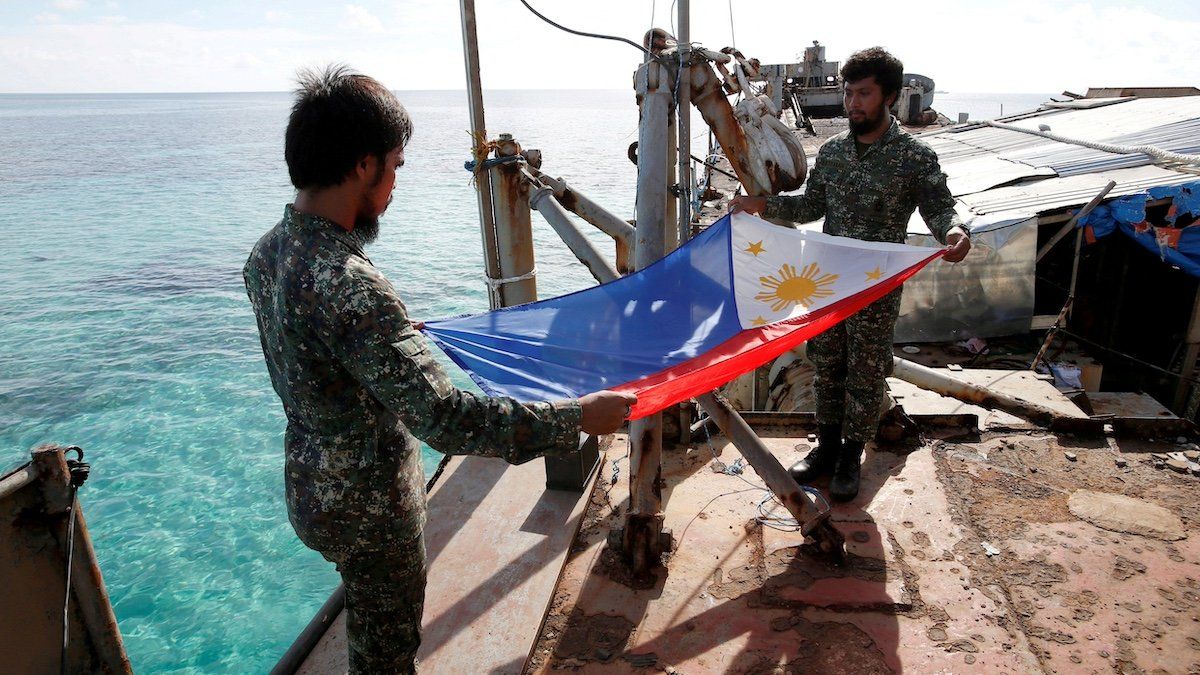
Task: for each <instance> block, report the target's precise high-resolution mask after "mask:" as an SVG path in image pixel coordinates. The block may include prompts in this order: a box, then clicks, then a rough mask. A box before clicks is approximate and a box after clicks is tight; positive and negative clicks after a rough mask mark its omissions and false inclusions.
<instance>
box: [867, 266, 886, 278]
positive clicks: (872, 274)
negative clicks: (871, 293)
mask: <svg viewBox="0 0 1200 675" xmlns="http://www.w3.org/2000/svg"><path fill="white" fill-rule="evenodd" d="M882 276H883V270H881V269H879V268H878V267H876V268H875V269H874V270H873V271H870V272H867V280H868V281H872V280H873V281H878V280H879V278H880V277H882Z"/></svg>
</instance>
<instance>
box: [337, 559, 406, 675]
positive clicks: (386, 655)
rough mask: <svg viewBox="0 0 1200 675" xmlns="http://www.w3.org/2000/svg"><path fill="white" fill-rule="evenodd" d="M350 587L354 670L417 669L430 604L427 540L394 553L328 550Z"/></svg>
mask: <svg viewBox="0 0 1200 675" xmlns="http://www.w3.org/2000/svg"><path fill="white" fill-rule="evenodd" d="M325 557H326V558H328V559H330V560H331V561H332V562H335V563H337V568H338V572H340V573H341V575H342V583H343V584H344V585H345V587H346V642H347V644H348V647H347V651H348V652H349V655H350V672H351V673H352V674H358V673H415V672H416V658H417V648H418V647H419V646H420V645H421V614H422V611H423V609H424V607H425V571H426V568H425V540H424V537H421V536H418V537H417V538H416V539H415V540H413V541H411V542H409V543H407V544H404V545H403V546H402V547H400V548H399V549H397V550H394V551H382V552H381V551H371V552H348V553H343V554H340V555H329V554H328V553H326V554H325Z"/></svg>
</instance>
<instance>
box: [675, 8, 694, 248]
mask: <svg viewBox="0 0 1200 675" xmlns="http://www.w3.org/2000/svg"><path fill="white" fill-rule="evenodd" d="M677 1H678V3H679V35H678V36H677V37H678V44H679V47H678V49H679V75H678V76H677V81H678V87H677V88H676V99H677V101H678V104H677V105H676V109H675V114H676V115H677V116H678V120H679V121H678V122H677V123H676V126H677V128H678V130H679V142H678V154H679V173H678V174H677V175H678V178H679V235H678V236H679V243H680V244H683V243H686V242H687V240H688V239H691V237H692V159H691V158H692V79H691V78H692V75H691V72H692V71H691V68H690V64H691V56H692V46H691V39H692V30H691V2H690V0H677Z"/></svg>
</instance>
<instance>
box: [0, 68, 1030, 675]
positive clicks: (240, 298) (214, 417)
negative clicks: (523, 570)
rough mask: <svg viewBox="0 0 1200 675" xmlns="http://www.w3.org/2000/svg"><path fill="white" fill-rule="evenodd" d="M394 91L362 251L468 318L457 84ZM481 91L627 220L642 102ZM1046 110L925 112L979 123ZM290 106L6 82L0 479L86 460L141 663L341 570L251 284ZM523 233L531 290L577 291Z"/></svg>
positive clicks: (271, 642) (469, 211)
mask: <svg viewBox="0 0 1200 675" xmlns="http://www.w3.org/2000/svg"><path fill="white" fill-rule="evenodd" d="M400 96H401V99H402V100H403V101H404V102H405V104H406V105H407V107H408V109H409V111H410V112H411V114H412V116H413V118H414V121H415V124H416V134H415V135H414V137H413V140H412V143H411V145H410V146H409V148H408V152H407V163H406V165H405V168H404V169H403V170H402V171H401V172H400V174H399V176H398V182H397V187H396V192H395V201H394V202H393V204H392V207H391V209H390V210H389V211H388V213H387V215H386V216H385V217H384V219H383V224H382V228H381V235H380V239H379V241H378V242H376V244H375V245H374V246H373V247H371V248H370V249H369V253H370V255H371V257H372V259H373V260H374V261H375V263H376V264H377V265H378V266H379V267H381V268H382V269H383V270H384V272H385V273H386V274H387V275H388V276H389V277H390V278H391V279H392V281H393V282H394V283H395V285H396V286H397V288H398V289H399V290H400V292H401V294H402V295H403V296H404V298H405V300H406V302H407V304H408V307H409V311H410V314H411V315H412V316H413V317H414V318H435V317H439V316H445V315H450V314H457V313H462V312H474V311H482V310H484V309H486V299H485V297H486V296H485V294H484V286H483V283H482V281H481V274H482V272H481V269H482V264H481V254H480V250H481V244H480V236H479V228H478V217H477V212H476V207H475V200H474V193H473V191H472V188H471V186H470V185H469V174H467V173H466V172H465V171H464V170H463V168H462V163H463V161H464V160H465V159H467V158H468V156H467V152H468V151H467V149H468V147H469V137H468V135H467V131H466V130H467V129H468V122H467V111H466V106H465V96H464V95H463V94H462V93H461V92H405V93H401V94H400ZM486 99H487V114H488V128H489V129H490V130H491V131H492V133H493V134H495V133H498V132H502V131H510V132H512V133H514V135H516V137H517V139H518V140H519V141H521V142H522V143H523V144H524V145H525V147H537V148H540V149H541V150H542V151H543V153H544V156H545V164H544V167H543V168H544V170H546V171H547V172H548V173H550V174H553V175H559V176H562V177H564V178H566V179H567V180H568V181H570V182H571V184H572V185H573V186H574V187H575V188H577V189H578V190H580V191H582V192H584V193H585V194H588V195H589V196H591V197H592V198H593V199H595V200H596V201H598V202H599V203H601V204H602V205H604V206H606V207H607V208H609V209H610V210H611V211H613V212H614V213H616V214H617V215H619V216H621V217H623V218H627V217H631V216H632V214H633V205H634V202H633V194H634V182H635V170H634V167H633V165H631V164H630V163H629V162H628V160H627V159H626V158H625V154H626V147H627V146H628V145H629V143H631V142H632V141H634V140H636V137H637V134H636V127H637V110H636V108H635V107H634V101H633V94H632V92H627V91H616V92H608V91H582V92H581V91H571V92H544V91H538V92H534V91H528V92H516V91H503V92H489V93H488V94H487V97H486ZM1041 100H1044V97H1043V96H1040V95H986V94H976V95H965V96H960V97H958V99H957V102H956V103H955V106H956V107H953V108H943V107H942V106H941V105H937V107H938V108H939V109H943V110H944V111H945V112H946V114H947V115H950V116H952V117H953V116H954V113H956V112H957V111H958V110H964V111H969V112H971V114H972V117H974V118H984V117H993V116H995V115H996V114H997V113H998V106H999V104H1000V103H1004V104H1005V112H1008V113H1011V112H1015V111H1017V110H1019V109H1022V107H1024V108H1029V107H1033V106H1036V104H1037V103H1038V102H1039V101H1041ZM953 101H955V99H950V100H949V101H947V102H948V103H951V102H953ZM289 104H290V96H289V95H288V94H282V93H269V94H198V95H120V96H113V95H105V96H100V95H96V96H84V95H79V96H72V95H61V96H60V95H55V96H24V95H0V468H8V467H11V466H14V465H17V464H19V463H21V462H22V461H24V460H25V459H26V458H27V456H28V455H27V453H28V449H29V448H30V447H31V446H33V445H34V444H36V443H40V442H44V441H57V442H61V443H68V444H77V445H80V446H82V447H83V448H84V449H85V451H86V452H87V458H88V460H89V461H90V462H91V463H92V466H93V471H92V477H91V479H90V480H89V482H88V483H87V485H86V486H85V487H84V488H83V490H82V492H81V498H82V501H83V504H84V510H85V513H86V515H87V517H88V521H89V526H90V528H91V532H92V536H93V538H94V540H95V544H96V549H97V553H98V555H99V558H100V564H101V568H102V570H103V572H104V576H105V581H106V582H107V584H108V589H109V592H110V595H111V597H112V600H113V603H114V606H115V609H116V613H117V617H118V619H119V621H120V627H121V631H122V633H123V634H124V636H125V640H126V646H127V648H128V650H129V653H130V657H131V658H132V660H133V663H134V666H135V668H136V669H137V670H138V672H145V673H156V672H205V673H209V672H239V673H240V672H261V671H266V670H268V669H269V668H270V667H271V666H272V665H273V664H274V663H275V661H276V659H277V658H278V657H279V656H280V655H281V654H282V653H283V651H284V650H285V649H286V648H287V646H288V645H290V644H291V642H292V640H293V639H294V638H295V636H296V635H297V634H298V633H299V631H300V629H301V628H302V627H303V626H304V624H305V623H306V622H307V621H308V620H309V618H310V617H311V616H312V614H313V613H314V612H315V611H316V609H317V608H318V607H319V606H320V604H321V603H322V602H324V600H325V598H326V597H327V596H328V594H329V592H330V591H331V590H332V589H333V588H334V586H335V585H336V583H337V578H336V574H335V572H334V571H333V569H332V566H330V565H329V564H328V563H326V562H325V561H324V560H323V559H322V558H321V557H320V556H319V555H317V554H316V553H313V552H311V551H308V550H307V549H305V548H304V547H303V546H302V545H301V544H300V543H299V541H297V540H296V538H295V535H294V534H293V533H292V530H291V526H290V525H289V524H288V522H287V517H286V513H285V511H284V506H283V501H282V482H281V469H282V454H281V443H282V433H283V427H284V421H283V416H282V414H281V411H280V408H279V403H278V401H277V399H276V398H275V395H274V393H273V392H272V390H271V387H270V383H269V381H268V379H267V375H266V370H265V368H264V366H263V364H262V357H261V353H260V350H259V344H258V338H257V335H256V331H255V326H254V319H253V316H252V314H251V312H250V309H249V305H248V303H247V301H246V298H245V294H244V291H243V289H242V282H241V267H242V264H243V262H244V260H245V257H246V255H247V253H248V251H249V249H250V246H251V245H252V244H253V242H254V241H255V240H256V239H257V238H258V237H259V236H260V235H261V234H262V233H263V232H264V231H265V230H267V229H268V228H269V227H271V225H273V224H274V223H275V222H276V221H277V220H278V219H279V217H280V214H281V213H282V211H283V205H284V204H285V203H287V202H288V201H289V200H290V199H291V197H292V190H291V189H290V187H289V185H288V182H287V172H286V169H285V167H284V164H283V159H282V138H283V128H284V125H285V123H286V118H287V113H288V106H289ZM968 106H970V107H968ZM991 109H995V110H996V112H990V111H989V110H991ZM693 119H694V122H693V124H695V125H699V124H700V121H699V116H698V115H697V116H694V117H693ZM702 147H703V146H702V144H701V142H700V141H698V142H697V149H698V150H699V149H701V148H702ZM696 154H700V153H699V152H697V153H696ZM534 223H535V237H536V239H537V255H538V268H539V272H540V274H539V292H540V293H541V295H542V296H543V297H548V296H550V295H557V294H561V293H564V292H567V291H571V290H575V289H577V288H580V287H583V286H585V285H588V284H589V283H590V277H588V276H587V274H586V272H584V271H583V270H582V268H581V266H579V265H578V264H576V263H574V262H573V258H572V257H571V255H570V253H569V252H567V250H566V248H565V247H564V246H563V245H562V244H561V243H560V242H559V241H558V240H557V238H556V236H555V235H554V233H553V232H552V231H551V230H550V229H549V227H548V226H546V225H545V224H544V223H543V222H541V220H540V217H538V216H535V217H534ZM594 236H595V239H596V241H597V243H598V245H599V246H600V247H601V250H603V251H609V252H610V251H611V250H612V247H611V242H610V241H609V240H607V239H606V238H605V237H604V236H603V235H600V234H598V233H594ZM452 372H456V371H452ZM455 377H456V381H457V382H458V383H459V385H460V386H464V387H466V386H470V385H469V381H468V379H467V378H466V377H464V376H462V375H461V373H457V372H456V374H455ZM435 462H436V456H435V455H433V454H432V453H431V452H427V454H426V466H427V467H432V465H433V464H434V463H435Z"/></svg>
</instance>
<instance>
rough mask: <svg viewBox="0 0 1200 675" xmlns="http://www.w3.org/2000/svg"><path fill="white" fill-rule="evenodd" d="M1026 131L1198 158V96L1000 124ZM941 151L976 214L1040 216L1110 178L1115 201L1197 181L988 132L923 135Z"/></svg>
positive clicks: (1110, 156) (1127, 102)
mask: <svg viewBox="0 0 1200 675" xmlns="http://www.w3.org/2000/svg"><path fill="white" fill-rule="evenodd" d="M1001 121H1003V122H1005V123H1006V124H1009V125H1012V126H1017V127H1021V128H1024V129H1030V130H1038V129H1039V127H1040V126H1041V125H1046V126H1048V127H1049V129H1050V131H1052V132H1053V133H1054V134H1057V135H1060V136H1065V137H1069V138H1072V139H1079V140H1084V141H1093V142H1099V143H1106V144H1112V145H1152V146H1155V147H1158V148H1161V149H1163V150H1169V151H1173V152H1178V153H1186V154H1197V153H1200V96H1182V97H1177V98H1137V99H1109V100H1105V101H1103V102H1100V103H1098V104H1090V105H1088V106H1087V107H1077V106H1070V105H1061V106H1056V107H1054V108H1045V109H1043V110H1040V111H1037V112H1034V113H1025V114H1022V115H1016V116H1013V117H1011V118H1006V119H1004V120H1001ZM921 139H922V140H923V141H925V142H926V143H928V144H929V145H930V146H931V147H932V148H933V149H934V151H936V152H937V153H938V157H939V160H940V161H941V165H942V170H943V171H945V172H946V175H947V179H948V180H947V182H948V184H949V186H950V191H951V193H953V194H954V196H955V197H957V198H958V199H959V200H960V201H961V202H962V203H963V204H964V205H966V206H967V207H969V208H970V210H971V211H972V212H973V213H975V214H986V213H997V212H1001V211H1009V210H1014V209H1018V210H1021V211H1032V212H1042V211H1049V210H1054V209H1058V208H1064V207H1069V206H1076V205H1082V204H1084V203H1086V202H1087V201H1089V200H1090V199H1091V198H1092V197H1093V196H1095V194H1096V193H1097V192H1099V191H1100V189H1101V188H1102V187H1103V186H1104V185H1105V184H1106V183H1107V182H1108V181H1109V180H1110V179H1111V180H1116V181H1117V187H1116V189H1114V190H1113V191H1112V192H1111V193H1110V196H1114V197H1115V196H1119V195H1124V194H1133V193H1137V192H1141V191H1144V190H1145V189H1147V188H1149V187H1153V186H1156V185H1172V184H1177V183H1182V182H1186V181H1191V180H1195V178H1196V177H1195V175H1194V174H1192V173H1185V172H1182V171H1175V170H1173V169H1171V168H1168V167H1161V166H1155V165H1153V163H1152V161H1153V160H1152V159H1151V158H1150V157H1148V156H1146V155H1142V154H1118V153H1111V152H1105V151H1103V150H1096V149H1093V148H1089V147H1086V146H1081V145H1076V144H1073V143H1063V142H1059V141H1054V140H1050V139H1047V138H1042V137H1039V136H1036V135H1033V134H1026V133H1021V132H1019V131H1014V130H1011V129H999V128H996V127H990V126H965V127H955V128H953V129H944V130H940V131H937V132H933V133H930V134H923V135H922V136H921Z"/></svg>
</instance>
